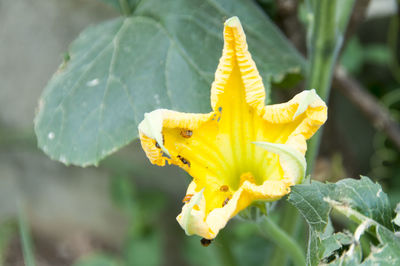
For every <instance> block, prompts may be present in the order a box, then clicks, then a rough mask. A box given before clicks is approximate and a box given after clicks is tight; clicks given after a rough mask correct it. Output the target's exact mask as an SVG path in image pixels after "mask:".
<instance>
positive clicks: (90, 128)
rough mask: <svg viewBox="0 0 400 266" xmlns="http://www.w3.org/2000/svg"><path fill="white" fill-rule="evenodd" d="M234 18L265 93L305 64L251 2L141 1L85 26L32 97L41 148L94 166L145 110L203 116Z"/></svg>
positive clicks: (125, 139) (131, 135)
mask: <svg viewBox="0 0 400 266" xmlns="http://www.w3.org/2000/svg"><path fill="white" fill-rule="evenodd" d="M233 15H237V16H238V17H239V18H240V19H242V24H243V27H244V30H245V32H246V34H247V39H248V43H249V49H250V51H251V52H252V54H253V57H254V60H255V61H256V63H257V65H258V68H259V72H260V73H261V75H262V77H263V80H264V83H265V85H266V87H267V90H269V81H270V80H271V79H272V80H274V82H279V81H281V80H283V78H284V77H285V75H286V74H287V73H300V71H301V69H304V60H303V59H302V57H301V56H300V55H299V54H298V53H297V52H296V51H295V50H294V48H293V47H292V46H291V45H290V43H289V42H288V41H287V40H286V39H285V38H284V37H283V35H282V34H281V33H280V32H279V31H278V29H277V28H276V27H275V26H274V25H273V23H272V22H271V21H270V20H269V19H268V18H267V17H266V16H265V14H264V13H263V12H262V11H261V10H260V9H259V8H258V6H256V5H255V4H254V3H253V2H252V1H241V0H236V1H231V0H207V1H196V0H177V1H164V0H147V1H142V2H140V4H139V5H138V6H137V7H136V9H135V12H134V14H133V16H131V17H128V18H118V19H114V20H112V21H108V22H105V23H102V24H99V25H97V26H94V27H90V28H88V29H86V30H84V31H83V32H82V33H81V34H80V36H79V37H78V39H77V40H75V41H74V42H73V43H72V44H71V46H70V49H69V53H68V55H67V56H66V61H65V62H64V63H62V64H61V67H60V69H59V70H58V71H57V72H56V74H55V75H54V76H53V77H52V79H51V80H50V82H49V83H48V85H47V87H46V88H45V90H44V92H43V94H42V96H41V98H40V101H39V107H38V112H37V115H36V118H35V131H36V135H37V138H38V145H39V147H40V148H41V149H43V150H44V151H45V153H46V154H48V155H49V156H50V157H51V158H52V159H55V160H59V161H61V162H63V163H65V164H75V165H81V166H87V165H91V164H95V165H96V164H98V162H99V161H100V160H101V159H103V158H104V157H106V156H107V155H109V154H111V153H112V152H114V151H116V150H117V149H119V148H120V147H122V146H124V145H126V144H127V143H129V142H130V141H132V140H133V139H135V138H137V136H138V132H137V125H138V123H139V122H140V121H141V120H142V119H143V114H144V113H145V112H149V111H152V110H154V109H157V108H169V109H174V110H178V111H186V112H208V111H209V110H210V103H209V102H210V100H209V96H210V86H211V82H212V81H213V77H214V72H215V70H216V67H217V63H218V59H219V58H220V56H221V53H222V46H223V39H222V30H223V22H224V20H225V19H227V18H229V17H230V16H233Z"/></svg>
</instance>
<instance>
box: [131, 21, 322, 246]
mask: <svg viewBox="0 0 400 266" xmlns="http://www.w3.org/2000/svg"><path fill="white" fill-rule="evenodd" d="M264 100H265V89H264V85H263V83H262V80H261V77H260V75H259V73H258V71H257V68H256V65H255V63H254V61H253V60H252V58H251V55H250V53H249V51H248V49H247V43H246V36H245V34H244V32H243V29H242V26H241V24H240V21H239V19H238V18H237V17H232V18H230V19H228V20H227V21H226V22H225V28H224V49H223V53H222V57H221V59H220V61H219V65H218V68H217V71H216V73H215V81H214V82H213V84H212V86H211V107H212V111H211V112H210V113H207V114H193V113H181V112H176V111H171V110H166V109H158V110H155V111H152V112H151V113H146V114H145V118H144V120H143V121H142V122H141V123H140V124H139V134H140V140H141V144H142V147H143V150H144V151H145V153H146V155H147V157H148V158H149V160H150V161H151V162H152V163H153V164H156V165H159V166H164V165H165V164H166V162H168V163H169V164H175V165H178V166H180V167H181V168H183V169H184V170H185V171H187V172H188V173H189V174H190V175H191V176H192V177H193V181H192V182H191V184H190V185H189V187H188V189H187V192H186V196H185V198H184V200H183V202H184V205H183V208H182V212H181V213H180V214H179V215H178V217H177V220H178V222H179V224H180V225H181V227H182V228H183V229H184V230H185V232H186V234H187V235H192V234H196V235H199V236H201V237H203V238H206V239H213V238H215V237H216V235H217V234H218V232H219V230H221V229H222V228H223V227H224V226H225V225H226V223H227V222H228V221H229V219H231V218H232V217H233V216H235V215H236V214H237V213H238V212H239V211H241V210H243V209H245V208H246V207H248V206H249V205H251V204H252V203H253V202H254V201H275V200H278V199H280V198H281V197H283V196H284V195H286V194H288V193H289V192H290V186H292V185H294V184H298V183H300V182H301V181H302V179H303V178H304V175H305V170H306V162H305V157H304V154H305V152H306V149H307V144H306V140H307V139H309V138H310V137H311V136H312V135H313V134H314V133H315V132H316V131H317V130H318V128H319V127H320V126H321V125H322V124H323V123H324V122H325V120H326V118H327V107H326V105H325V103H324V102H323V101H322V100H321V99H320V97H319V96H318V95H317V94H316V93H315V91H314V90H309V91H303V92H301V93H299V94H297V95H296V96H295V97H294V98H293V99H291V100H290V101H289V102H286V103H281V104H275V105H268V106H264Z"/></svg>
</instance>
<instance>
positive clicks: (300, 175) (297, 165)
mask: <svg viewBox="0 0 400 266" xmlns="http://www.w3.org/2000/svg"><path fill="white" fill-rule="evenodd" d="M253 144H255V145H257V146H259V147H261V148H263V149H265V150H267V151H269V152H272V153H275V154H278V155H279V163H280V164H281V167H282V169H283V172H284V175H285V178H288V179H290V180H292V181H293V183H294V184H299V183H301V182H302V181H303V179H304V176H305V174H306V169H307V163H306V159H305V158H304V156H303V155H302V154H301V153H300V152H299V151H297V150H295V149H294V148H292V147H290V146H289V145H286V144H279V143H270V142H263V141H256V142H253Z"/></svg>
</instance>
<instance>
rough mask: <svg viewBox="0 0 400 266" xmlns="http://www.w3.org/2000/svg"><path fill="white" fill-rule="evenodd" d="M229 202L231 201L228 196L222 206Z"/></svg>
mask: <svg viewBox="0 0 400 266" xmlns="http://www.w3.org/2000/svg"><path fill="white" fill-rule="evenodd" d="M228 202H229V198H226V199H225V200H224V202H223V203H222V207H224V206H225V205H226V204H228Z"/></svg>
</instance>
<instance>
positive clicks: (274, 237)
mask: <svg viewBox="0 0 400 266" xmlns="http://www.w3.org/2000/svg"><path fill="white" fill-rule="evenodd" d="M292 213H296V212H293V211H292ZM296 214H297V213H296ZM260 229H261V232H262V233H263V234H264V235H266V236H268V239H270V240H271V241H273V242H274V243H275V244H276V245H277V246H279V247H280V250H279V251H280V252H279V253H280V254H281V257H283V261H280V262H282V263H285V261H284V259H285V257H286V256H285V255H286V254H288V255H289V256H290V257H291V259H292V261H293V263H294V264H295V265H297V266H305V265H306V259H305V257H304V252H303V250H302V249H301V248H300V246H299V244H298V243H297V242H296V241H295V240H294V239H293V238H292V237H291V236H290V235H289V234H288V233H286V232H285V231H283V230H282V229H281V228H280V227H279V226H278V225H277V224H276V223H275V222H274V221H272V219H271V218H270V217H268V216H266V217H265V218H264V220H263V221H261V222H260ZM275 254H276V253H275ZM274 257H275V256H274ZM278 261H279V260H276V262H278ZM281 265H284V264H281Z"/></svg>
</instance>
